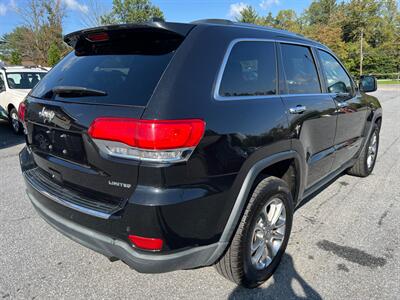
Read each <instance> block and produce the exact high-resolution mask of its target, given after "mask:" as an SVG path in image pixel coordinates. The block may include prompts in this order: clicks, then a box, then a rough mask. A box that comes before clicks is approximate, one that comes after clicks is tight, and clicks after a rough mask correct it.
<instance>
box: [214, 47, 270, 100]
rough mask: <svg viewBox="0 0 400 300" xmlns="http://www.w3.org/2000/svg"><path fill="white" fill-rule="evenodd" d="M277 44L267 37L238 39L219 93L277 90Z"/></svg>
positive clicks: (233, 94) (261, 93)
mask: <svg viewBox="0 0 400 300" xmlns="http://www.w3.org/2000/svg"><path fill="white" fill-rule="evenodd" d="M276 78H277V76H276V59H275V45H274V43H273V42H266V41H241V42H238V43H236V44H235V45H234V46H233V48H232V50H231V52H230V54H229V57H228V60H227V62H226V65H225V68H224V71H223V74H222V78H221V82H220V86H219V90H218V95H219V96H220V97H254V96H267V95H275V94H276V86H277V80H276Z"/></svg>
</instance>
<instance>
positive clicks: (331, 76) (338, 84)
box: [318, 50, 353, 94]
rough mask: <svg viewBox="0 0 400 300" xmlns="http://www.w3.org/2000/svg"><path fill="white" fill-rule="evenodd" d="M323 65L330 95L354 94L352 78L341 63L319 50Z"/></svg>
mask: <svg viewBox="0 0 400 300" xmlns="http://www.w3.org/2000/svg"><path fill="white" fill-rule="evenodd" d="M318 52H319V56H320V59H321V63H322V68H323V72H324V75H325V78H326V82H327V84H326V85H327V87H326V89H327V91H328V92H329V93H349V94H352V93H353V87H352V84H351V80H350V77H349V76H348V75H347V73H346V71H345V70H344V69H343V67H342V66H341V65H340V64H339V62H338V61H337V60H336V59H335V58H334V57H333V56H332V55H330V54H329V53H327V52H325V51H322V50H318Z"/></svg>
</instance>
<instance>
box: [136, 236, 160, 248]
mask: <svg viewBox="0 0 400 300" xmlns="http://www.w3.org/2000/svg"><path fill="white" fill-rule="evenodd" d="M128 238H129V240H130V241H131V242H132V244H133V245H134V246H135V247H137V248H140V249H143V250H152V251H160V250H161V249H162V246H163V240H162V239H156V238H147V237H142V236H137V235H129V236H128Z"/></svg>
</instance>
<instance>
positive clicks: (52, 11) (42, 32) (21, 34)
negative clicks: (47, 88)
mask: <svg viewBox="0 0 400 300" xmlns="http://www.w3.org/2000/svg"><path fill="white" fill-rule="evenodd" d="M63 3H64V2H63V1H62V0H29V1H27V3H26V5H25V6H20V7H19V8H18V9H17V13H19V15H20V16H21V17H22V19H23V20H24V25H23V26H21V27H17V28H16V29H15V30H14V31H13V32H12V33H11V34H10V37H9V38H10V39H11V40H12V42H11V47H13V48H15V49H18V50H19V51H20V53H21V54H22V56H23V57H24V58H25V57H26V58H27V59H29V60H32V61H33V62H34V63H36V64H40V65H45V64H46V63H47V60H48V51H49V49H50V46H51V45H52V44H55V45H57V47H58V48H59V50H60V52H62V51H63V50H64V49H65V48H66V47H67V46H66V45H65V44H64V43H63V41H62V22H63V19H64V17H65V8H64V5H63Z"/></svg>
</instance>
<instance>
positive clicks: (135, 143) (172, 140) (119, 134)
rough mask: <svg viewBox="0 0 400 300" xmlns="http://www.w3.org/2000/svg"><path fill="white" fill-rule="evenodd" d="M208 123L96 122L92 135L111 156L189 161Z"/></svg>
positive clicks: (111, 119)
mask: <svg viewBox="0 0 400 300" xmlns="http://www.w3.org/2000/svg"><path fill="white" fill-rule="evenodd" d="M204 130H205V122H204V121H202V120H199V119H188V120H139V119H131V118H106V117H102V118H97V119H95V120H94V121H93V123H92V124H91V125H90V128H89V131H88V133H89V135H90V137H92V139H93V140H94V141H95V142H96V144H97V145H98V146H99V147H100V148H101V150H103V151H105V152H106V153H108V154H109V155H112V156H118V157H124V158H131V159H138V160H147V161H156V162H176V161H184V160H187V159H188V158H189V156H190V154H191V153H192V152H193V150H194V148H195V147H196V146H197V145H198V143H199V142H200V140H201V138H202V137H203V134H204Z"/></svg>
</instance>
